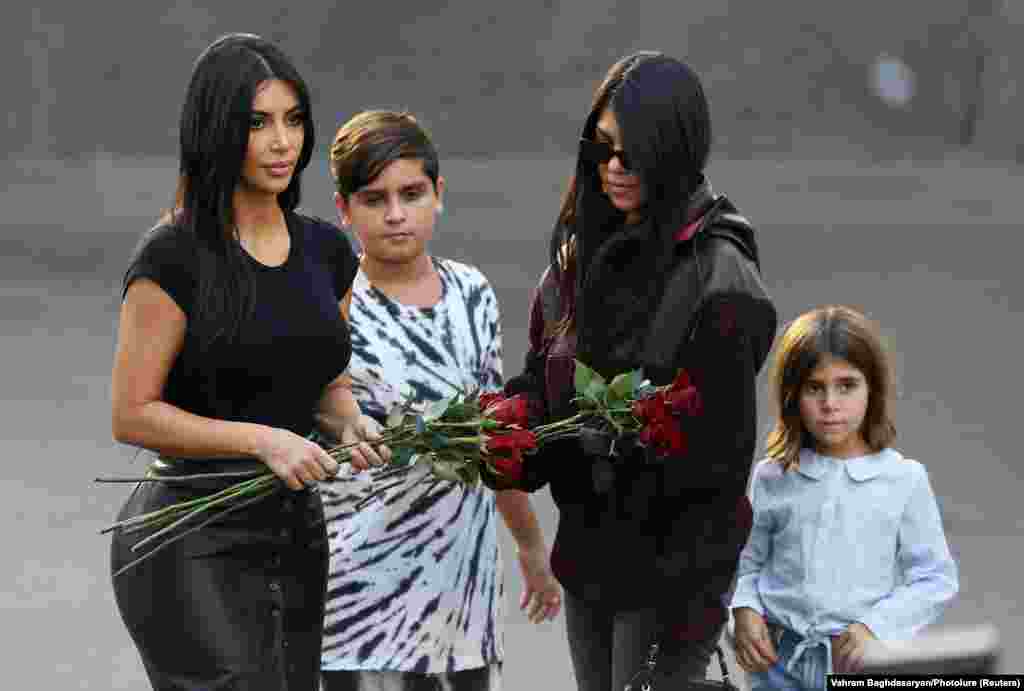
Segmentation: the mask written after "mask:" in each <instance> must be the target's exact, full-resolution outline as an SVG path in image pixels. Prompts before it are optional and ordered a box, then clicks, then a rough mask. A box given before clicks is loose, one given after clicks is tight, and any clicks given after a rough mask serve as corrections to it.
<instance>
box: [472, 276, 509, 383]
mask: <svg viewBox="0 0 1024 691" xmlns="http://www.w3.org/2000/svg"><path fill="white" fill-rule="evenodd" d="M480 276H481V278H482V280H483V282H482V285H481V288H480V299H481V300H482V301H483V309H482V310H481V314H480V319H481V323H480V324H479V325H478V327H477V328H479V329H480V333H481V339H480V343H481V351H482V352H481V362H480V386H481V387H482V388H483V389H484V390H487V391H496V390H500V389H501V388H502V384H503V383H504V366H503V364H502V361H501V356H502V333H501V311H500V309H499V307H498V296H497V295H496V294H495V293H494V289H493V288H492V287H491V284H490V283H489V282H488V281H487V278H486V277H484V276H483V274H480Z"/></svg>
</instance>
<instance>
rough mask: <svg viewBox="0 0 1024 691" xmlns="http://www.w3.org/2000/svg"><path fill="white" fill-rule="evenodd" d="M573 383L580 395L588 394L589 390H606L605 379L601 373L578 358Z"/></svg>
mask: <svg viewBox="0 0 1024 691" xmlns="http://www.w3.org/2000/svg"><path fill="white" fill-rule="evenodd" d="M573 385H574V386H575V387H576V393H578V394H579V395H580V396H587V392H589V391H596V390H601V391H604V388H605V380H604V377H602V376H601V375H600V374H598V373H597V372H595V371H594V370H592V369H590V368H589V367H587V366H586V365H584V364H583V363H582V362H580V361H579V360H576V372H575V374H573ZM588 397H589V396H588Z"/></svg>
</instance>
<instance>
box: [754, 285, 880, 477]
mask: <svg viewBox="0 0 1024 691" xmlns="http://www.w3.org/2000/svg"><path fill="white" fill-rule="evenodd" d="M827 356H831V357H834V358H838V359H842V360H845V361H847V362H848V363H850V364H851V365H852V366H854V367H856V368H857V369H858V370H860V371H861V372H862V373H863V374H864V378H865V379H866V380H867V385H868V409H867V414H866V415H865V416H864V423H863V427H862V428H861V430H860V431H861V434H862V435H863V437H864V441H865V442H866V443H867V445H868V447H869V448H870V449H871V450H872V451H874V452H878V451H881V450H882V449H884V448H886V447H888V446H889V445H891V444H892V442H893V441H894V440H895V438H896V426H895V425H894V424H893V421H892V415H891V400H890V399H891V394H892V390H893V379H892V369H891V366H890V364H889V356H888V354H887V353H886V351H885V348H884V347H883V345H882V339H881V336H880V335H879V331H878V327H877V326H876V325H875V323H874V322H872V321H871V320H869V319H868V318H867V317H865V316H864V315H863V314H861V313H860V312H858V311H857V310H855V309H852V308H850V307H845V306H842V305H827V306H825V307H819V308H817V309H814V310H811V311H810V312H806V313H804V314H802V315H800V316H799V317H797V318H796V319H794V320H793V321H792V322H791V323H790V324H789V326H788V327H786V329H785V331H784V332H783V334H782V337H781V338H780V339H779V341H778V344H777V347H776V351H775V356H774V361H773V364H772V373H771V383H772V389H773V391H772V393H773V396H774V399H775V405H776V406H777V412H778V416H777V418H776V421H775V427H774V429H772V431H771V433H770V434H769V435H768V440H767V444H766V446H767V455H768V457H769V458H771V459H773V460H775V461H777V462H778V463H781V464H782V467H783V469H785V470H789V469H790V468H795V467H796V466H797V465H798V464H799V462H800V449H801V448H805V447H811V448H813V446H814V438H813V437H812V436H811V434H810V432H808V431H807V429H806V428H805V427H804V424H803V420H802V419H801V417H800V391H801V390H802V389H803V387H804V385H805V384H806V382H807V379H808V377H809V376H810V374H811V372H812V371H814V369H815V368H816V367H817V366H818V365H819V364H820V363H821V361H822V359H823V358H824V357H827Z"/></svg>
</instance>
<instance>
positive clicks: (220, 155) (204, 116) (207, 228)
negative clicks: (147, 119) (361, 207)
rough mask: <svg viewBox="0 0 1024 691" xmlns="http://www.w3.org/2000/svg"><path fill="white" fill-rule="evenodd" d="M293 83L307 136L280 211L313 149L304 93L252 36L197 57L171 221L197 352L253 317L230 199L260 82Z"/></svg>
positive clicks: (285, 62) (280, 59)
mask: <svg viewBox="0 0 1024 691" xmlns="http://www.w3.org/2000/svg"><path fill="white" fill-rule="evenodd" d="M270 79H279V80H281V81H284V82H286V83H288V84H289V85H291V87H292V88H293V89H294V90H295V94H296V97H297V98H298V101H299V107H300V108H301V110H302V113H303V116H304V117H303V127H304V129H305V138H304V139H303V143H302V151H301V152H300V154H299V158H298V161H296V165H295V172H294V173H293V175H292V179H291V182H290V183H289V185H288V187H287V188H286V189H285V190H284V191H283V192H281V193H280V194H278V196H277V200H278V203H279V204H280V206H281V208H282V210H284V211H285V212H290V211H293V210H294V209H295V208H296V207H297V206H298V204H299V201H300V197H301V191H300V189H301V188H300V185H301V174H302V171H303V170H304V169H305V168H306V166H307V165H308V164H309V161H310V158H311V157H312V154H313V149H314V146H315V132H314V128H313V117H312V113H311V109H310V99H309V89H308V88H307V86H306V83H305V81H304V80H303V79H302V77H301V76H300V75H299V73H298V70H296V68H295V66H294V65H293V64H292V62H291V60H289V59H288V57H287V56H286V55H285V54H284V53H283V52H282V51H281V49H280V48H278V47H277V46H276V45H274V44H273V43H271V42H270V41H267V40H265V39H263V38H261V37H259V36H255V35H253V34H241V33H234V34H227V35H225V36H222V37H220V38H218V39H217V40H216V41H214V42H213V43H212V44H211V45H210V46H209V47H208V48H207V49H206V50H204V51H203V52H202V54H200V56H199V58H198V59H197V60H196V63H195V66H194V67H193V70H192V78H191V80H190V81H189V85H188V89H187V91H186V93H185V103H184V106H183V107H182V111H181V125H180V169H179V181H178V190H177V195H176V204H175V207H176V208H175V210H174V213H173V218H172V222H173V223H175V224H177V225H180V230H181V232H186V233H190V234H191V235H193V236H194V238H195V241H196V246H197V247H198V248H199V249H198V252H197V262H198V266H197V268H198V275H197V285H196V288H197V291H196V300H195V307H194V320H193V321H191V322H190V324H189V328H190V331H191V335H192V336H193V337H194V338H195V339H196V344H197V345H198V346H199V347H200V349H202V348H205V347H207V346H209V345H211V344H212V343H213V342H214V341H217V340H218V339H225V340H228V341H230V340H231V339H232V338H234V337H235V336H236V335H237V333H238V328H239V325H240V324H241V322H242V321H243V320H244V319H245V318H246V317H247V316H248V315H249V314H250V313H251V310H252V304H251V294H250V293H251V288H250V285H251V272H252V267H251V266H250V264H249V263H248V261H246V257H245V256H244V250H243V249H242V246H241V244H240V243H239V240H238V229H237V226H236V224H235V213H234V206H233V197H234V192H235V188H236V187H237V186H238V184H239V182H240V181H241V177H242V167H243V164H244V161H245V157H246V151H247V148H248V144H249V131H250V127H251V125H250V123H251V119H252V104H253V99H254V97H255V95H256V92H257V89H258V87H259V85H260V84H261V83H262V82H264V81H266V80H270Z"/></svg>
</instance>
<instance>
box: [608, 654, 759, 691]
mask: <svg viewBox="0 0 1024 691" xmlns="http://www.w3.org/2000/svg"><path fill="white" fill-rule="evenodd" d="M658 651H659V647H658V644H657V643H651V647H650V648H649V649H648V650H647V661H646V662H645V663H644V667H643V669H641V670H639V671H638V672H637V673H636V674H634V675H633V677H632V678H631V679H630V680H629V681H628V682H626V687H625V689H623V691H668V690H667V689H655V688H654V670H655V668H656V667H657V665H658ZM715 655H717V656H718V667H719V669H720V670H721V672H722V680H721V681H719V680H717V679H689V680H687V681H684V682H682V685H681V686H678V685H676V686H673V688H672V690H671V691H739V689H737V688H736V685H735V684H733V683H732V681H731V680H730V679H729V668H728V667H726V665H725V655H723V654H722V647H721V646H720V645H718V644H717V643H716V644H715Z"/></svg>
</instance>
